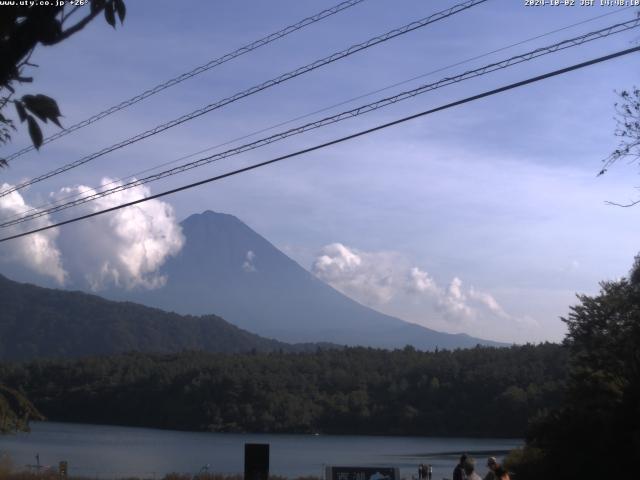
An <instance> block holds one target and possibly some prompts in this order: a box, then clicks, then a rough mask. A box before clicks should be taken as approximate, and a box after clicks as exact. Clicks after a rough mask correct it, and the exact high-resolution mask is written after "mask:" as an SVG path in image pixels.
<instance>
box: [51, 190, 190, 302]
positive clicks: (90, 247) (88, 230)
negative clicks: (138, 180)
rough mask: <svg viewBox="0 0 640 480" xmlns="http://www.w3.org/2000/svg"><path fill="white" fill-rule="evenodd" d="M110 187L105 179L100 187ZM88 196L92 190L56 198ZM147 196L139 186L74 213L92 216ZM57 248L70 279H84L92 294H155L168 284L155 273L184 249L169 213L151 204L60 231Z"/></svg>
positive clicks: (167, 208) (158, 203) (159, 204)
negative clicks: (138, 291) (133, 291)
mask: <svg viewBox="0 0 640 480" xmlns="http://www.w3.org/2000/svg"><path fill="white" fill-rule="evenodd" d="M111 182H112V181H111V180H110V179H108V178H105V179H103V180H102V185H106V184H107V183H111ZM116 185H118V184H117V183H116ZM110 186H113V185H110ZM92 193H95V191H94V190H93V189H91V188H89V187H86V186H83V185H80V186H76V187H69V188H63V189H62V190H60V192H59V193H58V194H57V195H56V196H58V197H62V196H64V197H66V196H69V195H73V194H83V195H90V194H92ZM148 195H149V189H148V188H147V187H145V186H138V187H135V188H132V189H130V190H126V191H123V192H118V193H116V194H113V195H109V196H107V197H103V198H100V199H98V200H96V201H93V202H90V203H87V204H85V205H83V206H82V207H80V209H79V210H80V211H79V212H78V210H76V212H78V213H79V214H86V213H92V212H96V211H98V210H103V209H105V208H109V207H113V206H116V205H120V204H122V203H126V202H131V201H133V200H137V199H140V198H144V197H146V196H148ZM59 243H60V248H61V249H62V252H63V258H64V261H65V265H68V268H69V271H71V272H72V273H73V274H74V275H73V276H74V278H76V279H77V278H78V277H83V278H84V281H85V282H87V283H88V286H89V287H90V288H91V289H92V290H94V291H99V290H103V289H106V288H109V287H116V288H126V289H132V288H138V287H139V288H146V289H153V288H158V287H160V286H162V285H163V284H164V283H165V282H166V278H165V277H164V276H163V275H161V274H160V273H159V269H160V267H161V266H162V265H163V264H164V262H165V261H166V260H167V259H168V258H169V257H170V256H172V255H176V254H177V253H178V252H179V251H180V250H181V249H182V246H183V245H184V236H183V235H182V230H181V228H180V225H179V224H178V222H177V221H176V218H175V214H174V211H173V208H172V207H171V206H170V205H169V204H168V203H165V202H162V201H160V200H150V201H147V202H144V203H141V204H139V205H136V206H132V207H127V208H124V209H121V210H116V211H114V212H112V213H108V214H105V215H100V216H97V217H95V218H92V219H90V220H87V221H83V222H80V223H77V224H75V225H73V226H72V227H71V228H67V229H63V230H62V232H61V236H60V242H59Z"/></svg>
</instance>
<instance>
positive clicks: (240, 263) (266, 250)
mask: <svg viewBox="0 0 640 480" xmlns="http://www.w3.org/2000/svg"><path fill="white" fill-rule="evenodd" d="M181 225H182V229H183V233H184V235H185V238H186V242H185V245H184V247H183V249H182V250H181V251H180V253H179V254H178V255H176V256H175V257H172V258H170V259H168V260H167V262H166V263H165V264H164V265H163V267H162V268H161V273H162V274H163V275H165V276H166V278H167V283H166V285H165V286H164V287H162V288H159V289H157V290H150V291H142V290H136V291H115V290H113V291H109V292H105V295H106V296H108V297H110V298H115V299H126V300H131V301H135V302H140V303H143V304H145V305H149V306H153V307H157V308H161V309H163V310H167V311H175V312H178V313H181V314H193V315H201V314H210V313H215V314H216V315H220V316H221V317H223V318H224V319H226V320H228V321H229V322H231V323H233V324H234V325H238V326H239V327H241V328H244V329H247V330H249V331H252V332H256V333H258V334H259V335H263V336H268V337H271V338H277V339H278V340H282V341H285V342H332V343H338V344H347V345H363V346H371V347H382V348H402V347H404V346H405V345H412V346H414V347H415V348H419V349H422V350H433V349H435V348H449V349H451V348H465V347H473V346H475V345H477V344H482V345H491V346H501V345H504V344H501V343H498V342H492V341H489V340H483V339H479V338H474V337H471V336H469V335H466V334H449V333H443V332H438V331H435V330H431V329H428V328H425V327H422V326H419V325H416V324H412V323H409V322H405V321H403V320H400V319H398V318H395V317H391V316H388V315H384V314H382V313H380V312H377V311H375V310H373V309H371V308H369V307H366V306H364V305H361V304H360V303H358V302H356V301H354V300H352V299H350V298H348V297H347V296H345V295H343V294H342V293H340V292H338V291H337V290H335V289H333V288H332V287H331V286H329V285H327V284H326V283H324V282H322V281H321V280H319V279H318V278H316V277H315V276H314V275H312V274H311V273H310V272H308V271H307V270H305V269H304V268H302V267H301V266H300V265H298V264H297V263H296V262H295V261H293V260H292V259H291V258H289V257H287V256H286V255H285V254H284V253H282V252H281V251H280V250H278V249H277V248H276V247H275V246H274V245H272V244H271V243H269V242H268V241H267V240H266V239H265V238H263V237H262V236H261V235H259V234H258V233H256V232H255V231H253V230H252V229H251V228H249V227H248V226H247V225H246V224H244V223H243V222H242V221H240V220H239V219H238V218H236V217H234V216H233V215H228V214H223V213H216V212H213V211H210V210H208V211H205V212H204V213H201V214H195V215H191V216H190V217H188V218H187V219H186V220H184V221H183V222H182V223H181Z"/></svg>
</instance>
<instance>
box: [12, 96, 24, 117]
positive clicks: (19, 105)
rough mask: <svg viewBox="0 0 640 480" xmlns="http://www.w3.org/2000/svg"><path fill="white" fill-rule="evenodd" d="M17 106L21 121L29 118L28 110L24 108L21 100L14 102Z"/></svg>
mask: <svg viewBox="0 0 640 480" xmlns="http://www.w3.org/2000/svg"><path fill="white" fill-rule="evenodd" d="M13 103H14V104H15V106H16V111H17V112H18V117H20V121H21V122H24V121H25V120H26V119H27V112H26V111H25V109H24V105H22V102H20V101H19V100H16V101H15V102H13Z"/></svg>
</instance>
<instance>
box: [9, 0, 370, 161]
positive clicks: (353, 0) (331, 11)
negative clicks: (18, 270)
mask: <svg viewBox="0 0 640 480" xmlns="http://www.w3.org/2000/svg"><path fill="white" fill-rule="evenodd" d="M362 2H364V0H347V1H345V2H342V3H339V4H337V5H335V6H333V7H331V8H328V9H326V10H323V11H321V12H319V13H316V14H315V15H312V16H310V17H307V18H304V19H302V20H300V21H299V22H297V23H294V24H293V25H289V26H288V27H285V28H283V29H282V30H278V31H277V32H274V33H272V34H270V35H267V36H266V37H263V38H261V39H259V40H256V41H254V42H252V43H249V44H247V45H245V46H243V47H240V48H238V49H237V50H234V51H233V52H230V53H226V54H224V55H223V56H221V57H218V58H216V59H214V60H211V61H209V62H207V63H205V64H204V65H200V66H199V67H196V68H194V69H193V70H190V71H188V72H186V73H183V74H181V75H178V76H177V77H174V78H171V79H169V80H167V81H165V82H163V83H160V84H158V85H156V86H155V87H152V88H150V89H148V90H145V91H144V92H142V93H140V94H138V95H135V96H133V97H131V98H129V99H127V100H124V101H122V102H121V103H119V104H118V105H114V106H112V107H110V108H107V109H106V110H103V111H102V112H99V113H96V114H95V115H93V116H91V117H89V118H87V119H85V120H82V121H81V122H78V123H76V124H74V125H71V126H70V127H67V128H65V129H64V130H61V131H59V132H57V133H55V134H53V135H51V136H49V137H47V138H45V139H44V140H43V142H42V144H43V145H44V144H45V143H49V142H53V141H54V140H57V139H59V138H62V137H64V136H65V135H68V134H70V133H71V132H75V131H76V130H79V129H81V128H83V127H86V126H87V125H91V124H92V123H95V122H97V121H98V120H101V119H103V118H105V117H108V116H109V115H111V114H113V113H116V112H118V111H120V110H122V109H124V108H127V107H130V106H131V105H134V104H136V103H138V102H141V101H142V100H144V99H146V98H149V97H150V96H152V95H155V94H156V93H159V92H161V91H163V90H166V89H167V88H171V87H173V86H175V85H178V84H179V83H182V82H184V81H185V80H188V79H190V78H193V77H195V76H196V75H200V74H201V73H204V72H206V71H208V70H211V69H212V68H215V67H217V66H219V65H222V64H223V63H226V62H228V61H230V60H233V59H234V58H237V57H239V56H241V55H244V54H245V53H249V52H251V51H253V50H256V49H258V48H260V47H263V46H265V45H268V44H270V43H272V42H275V41H276V40H279V39H281V38H283V37H286V36H287V35H289V34H290V33H293V32H296V31H298V30H300V29H302V28H304V27H307V26H309V25H312V24H314V23H316V22H319V21H320V20H324V19H325V18H327V17H330V16H332V15H335V14H336V13H339V12H341V11H343V10H346V9H348V8H351V7H353V6H354V5H357V4H359V3H362ZM34 149H35V147H34V146H33V145H30V146H28V147H25V148H23V149H22V150H18V151H17V152H15V153H12V154H11V155H9V156H8V157H7V158H5V160H6V161H7V162H10V161H12V160H14V159H16V158H18V157H19V156H21V155H24V154H25V153H27V152H30V151H32V150H34Z"/></svg>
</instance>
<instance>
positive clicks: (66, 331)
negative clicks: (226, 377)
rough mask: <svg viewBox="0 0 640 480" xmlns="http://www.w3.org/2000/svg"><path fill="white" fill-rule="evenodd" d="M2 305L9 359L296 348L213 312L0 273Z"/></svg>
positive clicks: (1, 336) (0, 353) (1, 330)
mask: <svg viewBox="0 0 640 480" xmlns="http://www.w3.org/2000/svg"><path fill="white" fill-rule="evenodd" d="M0 305H1V306H2V307H1V308H0V359H5V360H23V359H30V358H39V357H47V358H50V357H79V356H85V355H93V354H112V353H118V352H127V351H133V350H135V351H143V352H180V351H183V350H206V351H210V352H227V353H233V352H248V351H251V350H253V349H255V350H258V351H275V350H285V351H287V350H292V349H296V350H297V349H298V348H296V347H294V346H292V345H288V344H285V343H282V342H278V341H276V340H271V339H267V338H262V337H259V336H258V335H254V334H252V333H249V332H247V331H244V330H241V329H239V328H237V327H235V326H233V325H231V324H229V323H228V322H226V321H224V320H223V319H222V318H220V317H217V316H215V315H207V316H202V317H193V316H180V315H177V314H175V313H167V312H163V311H161V310H158V309H155V308H149V307H145V306H142V305H136V304H133V303H129V302H113V301H109V300H105V299H103V298H101V297H97V296H95V295H89V294H86V293H81V292H68V291H62V290H53V289H49V288H41V287H36V286H34V285H28V284H22V283H17V282H13V281H11V280H9V279H7V278H5V277H3V276H1V275H0ZM300 348H301V347H300Z"/></svg>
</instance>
